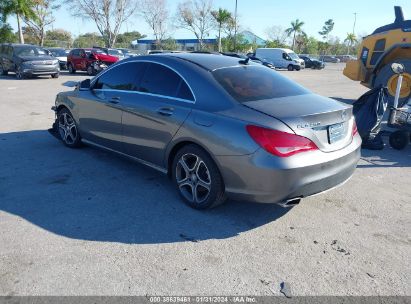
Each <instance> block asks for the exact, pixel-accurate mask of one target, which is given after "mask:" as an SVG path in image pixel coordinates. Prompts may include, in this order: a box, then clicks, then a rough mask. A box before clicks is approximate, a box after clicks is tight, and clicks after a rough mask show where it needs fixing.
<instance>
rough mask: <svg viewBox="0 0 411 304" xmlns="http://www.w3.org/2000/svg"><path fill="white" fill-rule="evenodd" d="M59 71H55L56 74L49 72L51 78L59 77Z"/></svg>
mask: <svg viewBox="0 0 411 304" xmlns="http://www.w3.org/2000/svg"><path fill="white" fill-rule="evenodd" d="M59 76H60V75H59V73H56V74H51V78H59Z"/></svg>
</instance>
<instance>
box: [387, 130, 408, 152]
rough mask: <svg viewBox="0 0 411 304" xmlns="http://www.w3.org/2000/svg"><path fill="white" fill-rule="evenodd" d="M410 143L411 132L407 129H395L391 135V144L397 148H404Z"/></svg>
mask: <svg viewBox="0 0 411 304" xmlns="http://www.w3.org/2000/svg"><path fill="white" fill-rule="evenodd" d="M409 143H410V133H409V132H407V131H395V132H394V133H391V135H390V146H391V147H392V148H394V149H396V150H402V149H404V148H405V147H407V146H408V144H409Z"/></svg>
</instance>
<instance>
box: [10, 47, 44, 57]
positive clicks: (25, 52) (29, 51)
mask: <svg viewBox="0 0 411 304" xmlns="http://www.w3.org/2000/svg"><path fill="white" fill-rule="evenodd" d="M16 55H18V56H44V55H47V53H46V51H45V50H43V49H41V48H39V47H35V46H24V47H16Z"/></svg>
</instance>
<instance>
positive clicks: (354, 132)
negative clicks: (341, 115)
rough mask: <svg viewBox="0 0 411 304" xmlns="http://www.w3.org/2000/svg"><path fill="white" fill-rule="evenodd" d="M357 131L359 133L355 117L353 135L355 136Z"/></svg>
mask: <svg viewBox="0 0 411 304" xmlns="http://www.w3.org/2000/svg"><path fill="white" fill-rule="evenodd" d="M357 133H358V129H357V124H356V123H355V119H354V122H353V124H352V136H353V137H354V136H355V134H357Z"/></svg>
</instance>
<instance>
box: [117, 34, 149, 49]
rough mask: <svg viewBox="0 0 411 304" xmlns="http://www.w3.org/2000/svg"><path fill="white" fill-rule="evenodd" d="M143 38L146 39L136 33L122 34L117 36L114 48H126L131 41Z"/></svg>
mask: <svg viewBox="0 0 411 304" xmlns="http://www.w3.org/2000/svg"><path fill="white" fill-rule="evenodd" d="M144 37H146V35H143V34H141V33H140V32H138V31H132V32H124V33H122V34H118V36H117V40H116V46H117V47H125V48H128V47H130V44H131V42H132V41H134V40H137V39H141V38H144Z"/></svg>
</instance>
